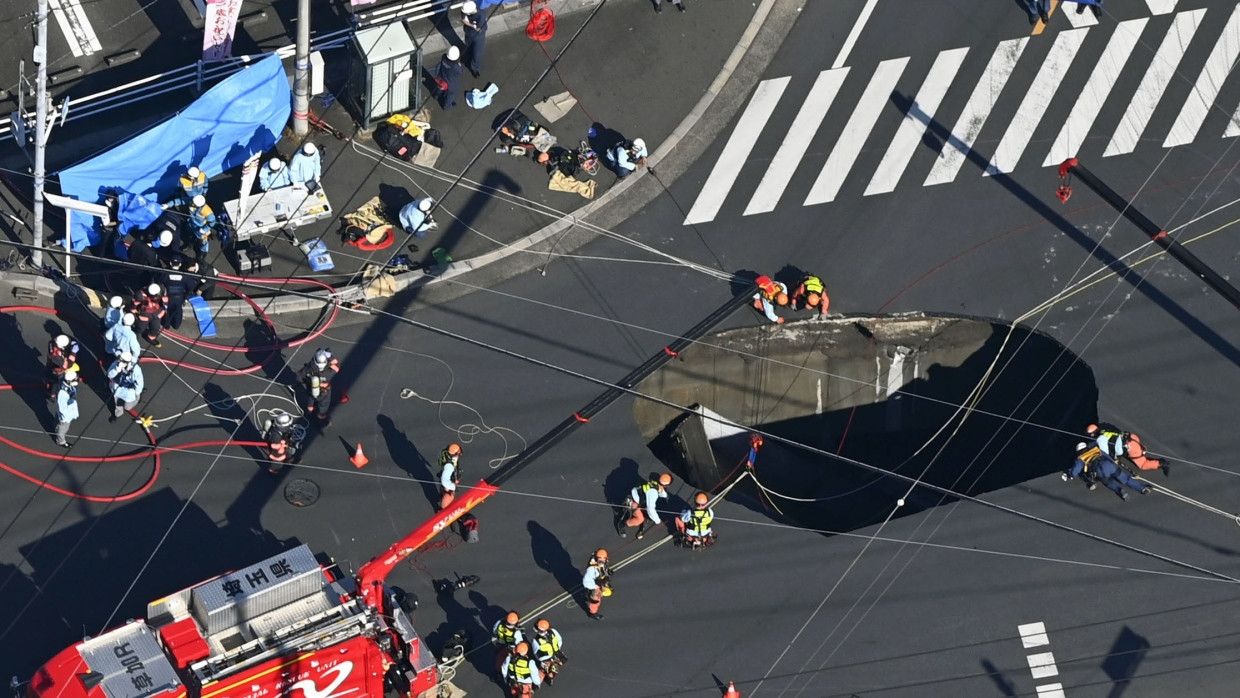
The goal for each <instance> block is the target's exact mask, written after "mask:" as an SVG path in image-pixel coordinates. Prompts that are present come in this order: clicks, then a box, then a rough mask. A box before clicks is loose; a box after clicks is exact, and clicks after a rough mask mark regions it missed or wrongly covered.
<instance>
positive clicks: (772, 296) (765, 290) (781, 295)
mask: <svg viewBox="0 0 1240 698" xmlns="http://www.w3.org/2000/svg"><path fill="white" fill-rule="evenodd" d="M754 283H756V284H758V292H757V293H755V294H753V307H754V309H755V310H757V311H758V312H760V313H762V314H763V315H765V316H766V319H767V320H770V321H771V322H773V323H775V324H777V325H782V324H784V319H783V318H781V317H779V316H778V315H776V314H775V306H777V305H780V306H783V305H788V285H787V284H784V283H781V282H779V281H775V280H774V279H772V278H771V277H769V276H766V275H763V276H759V277H758V278H757V279H756V280H755V281H754Z"/></svg>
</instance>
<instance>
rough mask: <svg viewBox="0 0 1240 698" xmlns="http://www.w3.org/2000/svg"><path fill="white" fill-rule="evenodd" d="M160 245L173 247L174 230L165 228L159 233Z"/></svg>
mask: <svg viewBox="0 0 1240 698" xmlns="http://www.w3.org/2000/svg"><path fill="white" fill-rule="evenodd" d="M159 246H160V247H171V246H172V231H171V230H165V231H164V232H162V233H160V234H159Z"/></svg>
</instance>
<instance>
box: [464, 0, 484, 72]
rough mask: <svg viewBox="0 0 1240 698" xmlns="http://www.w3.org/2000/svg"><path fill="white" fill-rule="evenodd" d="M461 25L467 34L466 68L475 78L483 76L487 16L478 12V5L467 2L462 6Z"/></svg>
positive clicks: (467, 0)
mask: <svg viewBox="0 0 1240 698" xmlns="http://www.w3.org/2000/svg"><path fill="white" fill-rule="evenodd" d="M461 24H462V25H464V29H465V31H464V34H465V51H464V54H465V61H464V62H465V67H466V68H469V72H470V74H471V75H473V76H474V77H478V76H479V75H481V74H482V52H483V51H484V50H485V49H486V46H487V16H486V13H485V12H479V11H478V3H476V2H474V0H465V3H464V4H462V5H461Z"/></svg>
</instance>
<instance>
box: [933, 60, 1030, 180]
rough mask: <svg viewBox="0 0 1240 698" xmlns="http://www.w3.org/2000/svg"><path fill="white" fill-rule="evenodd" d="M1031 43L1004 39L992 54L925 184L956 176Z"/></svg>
mask: <svg viewBox="0 0 1240 698" xmlns="http://www.w3.org/2000/svg"><path fill="white" fill-rule="evenodd" d="M1027 43H1029V37H1024V38H1021V39H1009V40H1007V41H1003V42H1000V44H999V46H998V48H996V49H995V52H994V53H993V54H992V55H991V56H990V62H989V63H987V64H986V70H985V71H983V73H982V77H981V79H980V80H978V81H977V87H975V88H974V89H973V94H972V95H970V96H969V101H968V103H967V104H965V106H964V111H963V112H961V114H960V118H959V119H957V120H956V125H955V126H953V127H952V133H951V136H950V137H949V138H948V139H947V143H944V144H943V149H942V150H940V151H939V158H938V160H936V161H935V163H934V167H933V168H931V170H930V175H929V176H928V177H926V181H925V186H930V185H932V184H946V183H947V182H950V181H952V180H953V179H955V178H956V174H957V173H959V172H960V166H961V165H963V164H964V159H965V156H966V155H968V153H969V151H970V150H972V149H973V142H974V141H975V140H977V136H978V134H979V133H981V132H982V127H983V126H985V125H986V117H988V116H990V110H991V109H993V108H994V106H995V102H997V101H999V94H1000V93H1002V92H1003V86H1004V85H1006V84H1007V80H1008V77H1009V76H1011V74H1012V69H1014V68H1015V67H1016V62H1017V61H1018V60H1020V54H1021V52H1023V51H1024V50H1025V45H1026V44H1027Z"/></svg>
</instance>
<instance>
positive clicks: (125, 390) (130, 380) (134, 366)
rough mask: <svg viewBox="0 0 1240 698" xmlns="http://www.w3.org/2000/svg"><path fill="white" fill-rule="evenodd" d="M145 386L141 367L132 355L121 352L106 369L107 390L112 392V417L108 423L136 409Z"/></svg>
mask: <svg viewBox="0 0 1240 698" xmlns="http://www.w3.org/2000/svg"><path fill="white" fill-rule="evenodd" d="M145 386H146V381H145V380H144V378H143V376H142V367H141V366H139V365H138V362H137V361H135V360H134V356H133V354H131V353H129V352H123V353H122V354H121V355H120V356H119V357H117V359H116V361H114V362H113V363H112V365H111V366H110V367H109V368H108V389H109V390H111V391H112V416H111V417H109V418H108V421H109V422H115V421H116V420H117V418H119V417H120V416H121V415H123V414H125V413H126V412H128V411H130V410H132V409H134V408H135V407H137V406H138V400H140V399H142V391H143V389H144V388H145Z"/></svg>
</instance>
